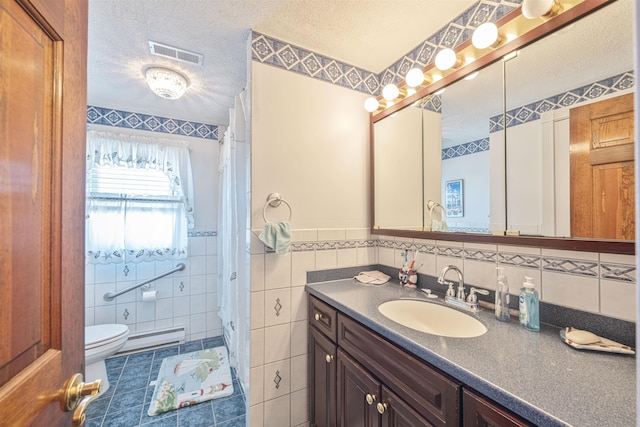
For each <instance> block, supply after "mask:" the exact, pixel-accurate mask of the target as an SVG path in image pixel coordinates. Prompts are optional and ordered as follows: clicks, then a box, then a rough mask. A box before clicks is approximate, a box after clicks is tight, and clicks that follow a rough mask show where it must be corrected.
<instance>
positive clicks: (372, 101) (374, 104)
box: [364, 96, 380, 113]
mask: <svg viewBox="0 0 640 427" xmlns="http://www.w3.org/2000/svg"><path fill="white" fill-rule="evenodd" d="M379 106H380V103H379V102H378V100H377V99H376V98H374V97H373V96H370V97H369V98H367V99H365V100H364V109H365V110H367V111H368V112H370V113H373V112H374V111H376V110H377V109H378V107H379Z"/></svg>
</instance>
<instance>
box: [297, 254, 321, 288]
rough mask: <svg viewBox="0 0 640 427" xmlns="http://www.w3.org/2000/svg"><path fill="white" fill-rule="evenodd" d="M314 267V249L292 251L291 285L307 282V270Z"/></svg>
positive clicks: (311, 269)
mask: <svg viewBox="0 0 640 427" xmlns="http://www.w3.org/2000/svg"><path fill="white" fill-rule="evenodd" d="M315 269H316V254H315V252H314V251H301V252H293V253H292V254H291V284H292V285H293V286H299V285H305V284H306V283H307V271H313V270H315Z"/></svg>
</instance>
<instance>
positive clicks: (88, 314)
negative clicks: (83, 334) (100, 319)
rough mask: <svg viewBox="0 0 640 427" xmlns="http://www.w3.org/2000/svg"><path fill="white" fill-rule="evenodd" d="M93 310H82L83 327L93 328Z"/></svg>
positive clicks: (90, 308)
mask: <svg viewBox="0 0 640 427" xmlns="http://www.w3.org/2000/svg"><path fill="white" fill-rule="evenodd" d="M94 316H95V309H94V308H93V307H87V308H85V309H84V326H93V325H95V324H96V322H95V317H94Z"/></svg>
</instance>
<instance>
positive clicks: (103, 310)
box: [94, 304, 117, 325]
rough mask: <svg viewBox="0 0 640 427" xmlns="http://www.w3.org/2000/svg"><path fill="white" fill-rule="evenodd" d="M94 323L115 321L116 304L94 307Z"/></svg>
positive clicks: (100, 323)
mask: <svg viewBox="0 0 640 427" xmlns="http://www.w3.org/2000/svg"><path fill="white" fill-rule="evenodd" d="M94 316H95V324H96V325H105V324H108V323H117V322H116V306H115V304H112V305H109V306H100V307H96V308H95V309H94Z"/></svg>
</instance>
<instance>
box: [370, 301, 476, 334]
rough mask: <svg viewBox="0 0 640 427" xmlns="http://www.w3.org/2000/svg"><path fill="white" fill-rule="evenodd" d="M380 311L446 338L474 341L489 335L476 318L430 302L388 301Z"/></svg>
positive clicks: (395, 320) (403, 322) (409, 326)
mask: <svg viewBox="0 0 640 427" xmlns="http://www.w3.org/2000/svg"><path fill="white" fill-rule="evenodd" d="M378 311H379V312H380V313H382V315H384V316H385V317H387V318H388V319H390V320H393V321H394V322H396V323H399V324H401V325H403V326H406V327H407V328H411V329H415V330H416V331H420V332H426V333H428V334H433V335H439V336H443V337H451V338H473V337H479V336H480V335H482V334H484V333H485V332H487V327H486V326H484V324H482V322H480V321H479V320H478V319H476V318H475V317H473V316H470V315H468V314H466V313H463V312H461V311H458V310H456V309H454V308H451V307H447V306H444V305H440V304H436V303H432V302H429V301H423V300H411V299H398V300H393V301H387V302H385V303H382V304H380V305H379V306H378Z"/></svg>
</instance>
